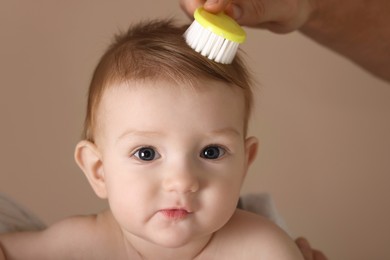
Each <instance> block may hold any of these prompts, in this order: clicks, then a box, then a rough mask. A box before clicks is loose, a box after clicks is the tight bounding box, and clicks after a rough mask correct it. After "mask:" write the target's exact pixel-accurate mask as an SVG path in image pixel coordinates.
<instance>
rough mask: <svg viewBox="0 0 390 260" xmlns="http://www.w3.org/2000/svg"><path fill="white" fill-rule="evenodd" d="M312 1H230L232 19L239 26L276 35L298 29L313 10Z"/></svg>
mask: <svg viewBox="0 0 390 260" xmlns="http://www.w3.org/2000/svg"><path fill="white" fill-rule="evenodd" d="M313 1H314V0H232V2H231V5H232V6H234V7H233V8H232V9H233V10H235V12H234V13H235V14H234V15H233V17H234V18H235V19H236V20H237V22H238V23H240V24H241V25H246V26H252V27H261V28H267V29H269V30H271V31H274V32H277V33H286V32H290V31H293V30H295V29H298V28H299V27H301V26H302V25H303V24H304V23H305V22H306V21H307V20H308V18H309V16H310V14H311V12H312V11H313V10H314V6H313V4H312V2H313Z"/></svg>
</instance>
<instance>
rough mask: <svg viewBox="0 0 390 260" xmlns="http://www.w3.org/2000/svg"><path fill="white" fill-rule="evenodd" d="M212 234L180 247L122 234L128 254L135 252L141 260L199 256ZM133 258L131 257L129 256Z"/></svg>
mask: <svg viewBox="0 0 390 260" xmlns="http://www.w3.org/2000/svg"><path fill="white" fill-rule="evenodd" d="M212 237H213V235H212V234H211V235H209V236H207V237H202V238H201V239H197V240H192V241H190V242H189V243H187V244H185V245H183V246H180V247H172V248H169V247H164V246H160V245H156V244H154V243H153V242H150V241H147V240H144V239H142V238H139V237H135V236H133V235H127V236H125V235H124V236H123V239H124V243H125V248H126V251H127V254H128V256H129V257H130V256H134V254H135V253H136V254H137V255H138V256H139V259H142V260H154V259H159V260H172V259H183V260H187V259H188V260H193V259H198V258H201V255H202V253H203V252H204V250H205V249H206V248H207V246H208V244H209V243H210V241H211V240H212ZM129 259H133V258H129Z"/></svg>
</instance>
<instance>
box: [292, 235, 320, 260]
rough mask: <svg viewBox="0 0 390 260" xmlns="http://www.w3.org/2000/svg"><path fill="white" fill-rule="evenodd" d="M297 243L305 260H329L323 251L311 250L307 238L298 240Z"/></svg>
mask: <svg viewBox="0 0 390 260" xmlns="http://www.w3.org/2000/svg"><path fill="white" fill-rule="evenodd" d="M295 243H296V244H297V246H298V248H299V250H301V253H302V255H303V257H304V259H305V260H328V258H327V257H326V256H325V255H324V254H323V253H322V252H321V251H319V250H316V249H313V248H311V246H310V244H309V242H308V241H307V240H306V239H305V238H303V237H300V238H297V239H296V240H295Z"/></svg>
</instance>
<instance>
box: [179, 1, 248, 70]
mask: <svg viewBox="0 0 390 260" xmlns="http://www.w3.org/2000/svg"><path fill="white" fill-rule="evenodd" d="M194 19H195V20H194V21H193V22H192V24H191V25H190V27H188V29H187V31H186V32H185V33H184V37H185V39H186V42H187V44H188V45H189V46H190V47H191V48H192V49H194V50H195V51H196V52H199V53H200V54H202V55H203V56H206V57H207V58H209V59H210V60H214V61H216V62H219V63H223V64H230V63H232V61H233V59H234V56H235V55H236V52H237V50H238V45H239V44H240V43H243V42H244V41H245V39H246V33H245V31H244V30H243V29H242V28H241V27H240V26H239V25H238V24H237V22H236V21H235V20H234V19H233V18H231V17H230V16H228V15H226V14H224V13H218V14H212V13H209V12H207V11H205V10H204V9H203V8H202V7H199V8H198V9H196V10H195V13H194Z"/></svg>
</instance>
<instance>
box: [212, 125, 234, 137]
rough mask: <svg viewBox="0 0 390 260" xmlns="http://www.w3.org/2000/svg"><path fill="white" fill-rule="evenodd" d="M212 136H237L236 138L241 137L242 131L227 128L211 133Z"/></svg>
mask: <svg viewBox="0 0 390 260" xmlns="http://www.w3.org/2000/svg"><path fill="white" fill-rule="evenodd" d="M211 134H212V135H221V134H222V135H235V136H241V133H240V131H238V130H237V129H235V128H233V127H225V128H221V129H217V130H213V131H211Z"/></svg>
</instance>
